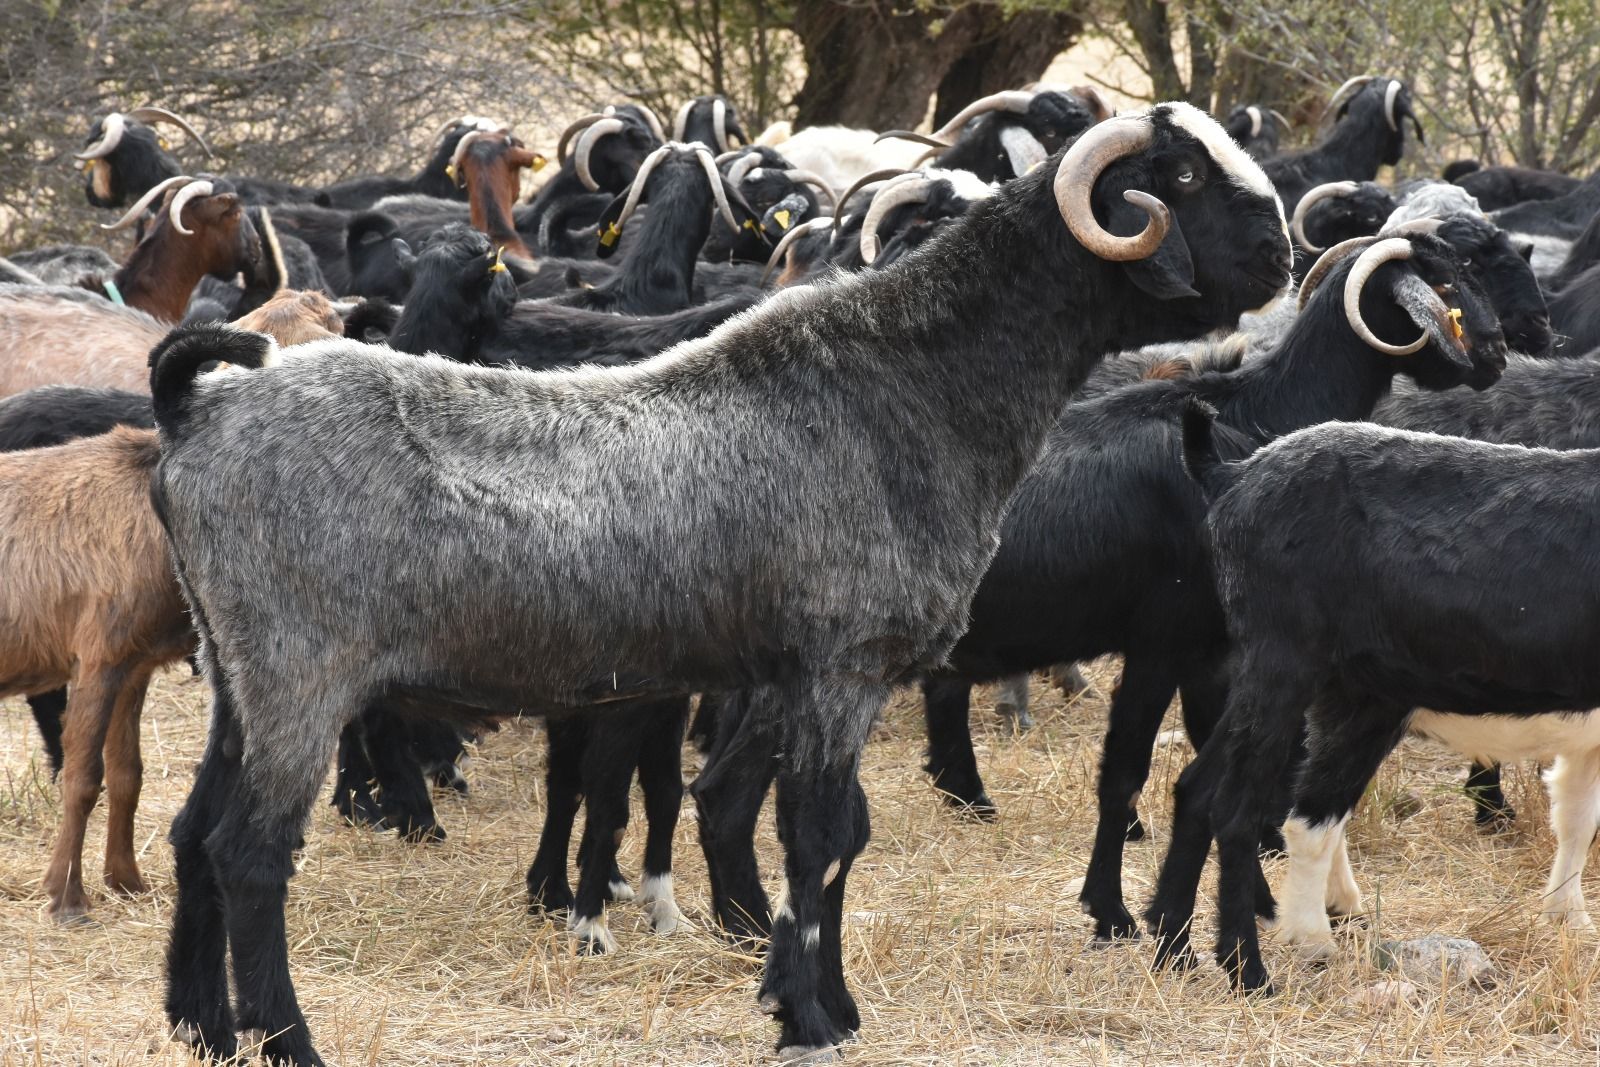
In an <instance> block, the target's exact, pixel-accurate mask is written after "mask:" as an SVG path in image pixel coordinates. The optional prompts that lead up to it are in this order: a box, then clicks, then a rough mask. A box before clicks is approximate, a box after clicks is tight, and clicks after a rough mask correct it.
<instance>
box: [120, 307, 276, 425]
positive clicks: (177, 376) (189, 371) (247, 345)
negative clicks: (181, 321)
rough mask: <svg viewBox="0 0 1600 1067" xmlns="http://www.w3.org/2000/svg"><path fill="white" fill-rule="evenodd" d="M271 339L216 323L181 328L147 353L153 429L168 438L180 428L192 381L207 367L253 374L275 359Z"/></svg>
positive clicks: (274, 349)
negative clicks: (227, 366)
mask: <svg viewBox="0 0 1600 1067" xmlns="http://www.w3.org/2000/svg"><path fill="white" fill-rule="evenodd" d="M277 350H278V346H277V345H276V344H274V343H273V340H272V338H270V337H267V336H265V335H264V334H259V333H250V332H249V331H247V330H239V329H235V328H233V327H231V326H224V325H223V324H221V323H216V322H202V323H197V324H195V325H193V326H180V327H178V328H177V329H175V330H173V331H172V332H171V333H169V334H167V336H166V337H164V338H162V339H161V343H160V344H158V345H156V346H155V348H153V349H151V350H150V400H151V402H152V404H153V405H154V408H155V416H156V425H157V426H158V427H160V429H161V433H162V436H164V437H170V436H173V435H175V434H177V433H178V432H179V430H180V429H181V428H182V425H183V419H184V414H185V410H186V408H187V406H188V400H189V394H190V392H191V391H192V389H193V386H194V380H195V378H197V377H198V376H199V374H200V370H201V368H202V367H204V366H205V365H206V364H208V363H227V364H232V365H234V366H237V367H249V368H251V369H252V370H253V369H255V368H257V367H262V366H265V365H267V364H269V363H271V362H272V361H273V358H274V357H275V356H276V355H277Z"/></svg>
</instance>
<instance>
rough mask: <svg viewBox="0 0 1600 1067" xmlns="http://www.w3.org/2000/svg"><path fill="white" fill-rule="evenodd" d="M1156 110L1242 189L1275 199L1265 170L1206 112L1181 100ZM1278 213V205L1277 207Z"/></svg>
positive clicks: (1162, 105)
mask: <svg viewBox="0 0 1600 1067" xmlns="http://www.w3.org/2000/svg"><path fill="white" fill-rule="evenodd" d="M1156 110H1157V111H1164V112H1166V114H1167V117H1168V118H1170V119H1171V120H1172V124H1173V125H1174V126H1177V127H1179V128H1181V129H1182V130H1184V132H1186V133H1188V134H1189V135H1190V136H1192V137H1193V138H1194V139H1195V140H1197V141H1199V142H1200V144H1201V145H1202V146H1204V148H1205V150H1206V152H1208V153H1209V154H1210V156H1211V159H1212V162H1214V163H1216V165H1217V166H1218V167H1220V168H1222V169H1223V170H1224V171H1226V172H1227V173H1228V175H1229V177H1231V178H1232V179H1233V181H1234V183H1235V184H1236V185H1238V186H1239V187H1240V188H1242V189H1248V190H1249V191H1250V192H1252V193H1255V194H1257V195H1258V196H1266V197H1272V198H1274V199H1276V198H1277V195H1278V191H1277V190H1276V189H1274V188H1273V187H1272V180H1271V179H1270V178H1268V177H1267V172H1266V171H1264V170H1262V169H1261V165H1260V164H1259V163H1257V162H1256V161H1255V160H1253V159H1251V158H1250V154H1249V153H1248V152H1246V151H1245V150H1244V149H1242V148H1240V147H1239V144H1238V142H1236V141H1235V140H1234V139H1233V138H1232V137H1229V136H1228V131H1227V130H1225V129H1223V128H1222V126H1221V125H1220V124H1218V122H1217V120H1216V119H1214V118H1212V117H1211V116H1210V115H1207V114H1206V113H1205V112H1204V111H1201V110H1200V109H1199V108H1197V107H1195V106H1194V105H1193V104H1186V103H1183V102H1182V101H1178V100H1175V101H1172V102H1171V103H1166V104H1160V105H1158V106H1157V107H1156ZM1278 210H1279V211H1280V212H1281V211H1282V210H1283V208H1282V206H1281V205H1280V207H1279V208H1278Z"/></svg>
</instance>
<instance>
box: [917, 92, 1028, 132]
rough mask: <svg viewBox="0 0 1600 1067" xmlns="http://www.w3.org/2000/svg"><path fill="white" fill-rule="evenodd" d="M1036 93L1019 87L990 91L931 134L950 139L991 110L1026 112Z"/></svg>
mask: <svg viewBox="0 0 1600 1067" xmlns="http://www.w3.org/2000/svg"><path fill="white" fill-rule="evenodd" d="M1036 95H1037V94H1036V93H1028V92H1023V91H1022V90H1020V89H1007V90H1006V91H1005V92H1001V93H990V94H989V95H988V96H985V97H982V98H981V99H978V100H974V101H973V102H972V103H970V104H968V105H967V106H966V107H964V108H962V109H961V110H960V111H958V112H956V114H955V116H954V117H953V118H951V120H950V121H949V122H947V123H945V124H944V125H943V126H940V127H939V128H938V129H937V130H934V131H933V136H935V137H937V138H939V139H941V140H946V141H948V140H950V139H951V138H953V137H955V136H956V135H957V134H959V133H960V132H961V127H963V126H965V125H966V124H967V122H968V121H969V120H971V119H973V118H976V117H977V116H979V115H984V114H987V113H989V112H991V111H1014V112H1016V113H1017V114H1026V113H1027V110H1028V105H1029V104H1031V103H1033V98H1034V97H1035V96H1036Z"/></svg>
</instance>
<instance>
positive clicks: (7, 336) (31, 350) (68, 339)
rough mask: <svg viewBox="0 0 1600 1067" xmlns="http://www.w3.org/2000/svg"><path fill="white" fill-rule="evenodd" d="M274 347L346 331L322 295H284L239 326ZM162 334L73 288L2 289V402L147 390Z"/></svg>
mask: <svg viewBox="0 0 1600 1067" xmlns="http://www.w3.org/2000/svg"><path fill="white" fill-rule="evenodd" d="M238 325H239V326H240V327H242V328H244V329H249V330H257V331H259V332H261V333H265V334H268V335H269V336H271V337H272V338H274V339H275V340H276V341H277V342H278V343H279V344H280V345H283V346H286V347H287V346H288V345H293V344H300V343H302V342H304V341H310V340H315V339H317V338H320V337H327V336H330V335H331V336H337V335H338V334H339V332H340V331H341V330H342V329H343V328H344V327H343V324H342V323H341V322H340V320H339V316H338V314H337V313H336V312H335V311H334V310H333V305H332V304H330V303H329V302H328V301H327V299H326V298H324V297H323V296H321V295H320V294H303V293H299V292H297V291H295V290H284V291H283V292H280V293H279V294H278V295H277V296H275V297H273V298H272V299H271V300H269V301H268V302H267V303H265V304H263V305H262V306H261V307H259V308H257V309H256V310H255V311H253V312H251V313H250V314H249V315H246V316H245V317H244V318H242V319H240V320H239V322H238ZM167 329H168V327H167V326H166V324H165V323H161V322H158V321H156V320H155V319H153V318H151V317H150V316H149V315H146V314H145V313H143V312H141V311H135V310H134V309H132V308H123V307H117V306H116V305H115V304H112V303H109V302H107V301H105V300H99V299H96V298H94V297H91V296H88V295H86V294H84V293H81V292H78V291H77V290H73V289H60V288H49V289H41V288H39V287H36V286H12V287H6V288H0V398H3V397H7V396H12V395H14V394H16V393H20V392H22V391H23V390H25V389H32V388H33V387H34V386H38V385H93V386H105V387H108V388H113V389H127V390H129V391H130V392H136V393H147V392H149V391H150V368H149V365H148V364H149V359H150V350H151V349H152V348H154V347H155V346H156V344H157V343H159V342H160V340H161V339H162V338H163V337H165V336H166V334H167Z"/></svg>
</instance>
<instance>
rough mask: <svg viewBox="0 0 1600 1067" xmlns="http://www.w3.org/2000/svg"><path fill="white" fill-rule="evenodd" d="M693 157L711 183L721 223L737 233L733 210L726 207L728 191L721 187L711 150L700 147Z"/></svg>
mask: <svg viewBox="0 0 1600 1067" xmlns="http://www.w3.org/2000/svg"><path fill="white" fill-rule="evenodd" d="M694 157H695V158H696V159H698V160H699V161H700V166H702V167H703V168H705V172H706V181H708V182H710V183H711V195H712V197H713V198H714V199H715V200H716V202H717V211H718V212H719V213H720V214H721V215H722V221H723V222H726V223H727V224H728V229H730V230H732V231H733V232H734V233H738V232H739V220H738V219H737V218H735V217H734V214H733V208H732V207H730V206H729V205H728V191H727V190H726V189H724V188H723V187H722V172H721V171H719V170H718V169H717V162H716V160H715V159H713V158H712V157H711V150H710V149H708V148H706V147H705V146H704V145H701V146H699V147H697V148H696V149H695V152H694Z"/></svg>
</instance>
